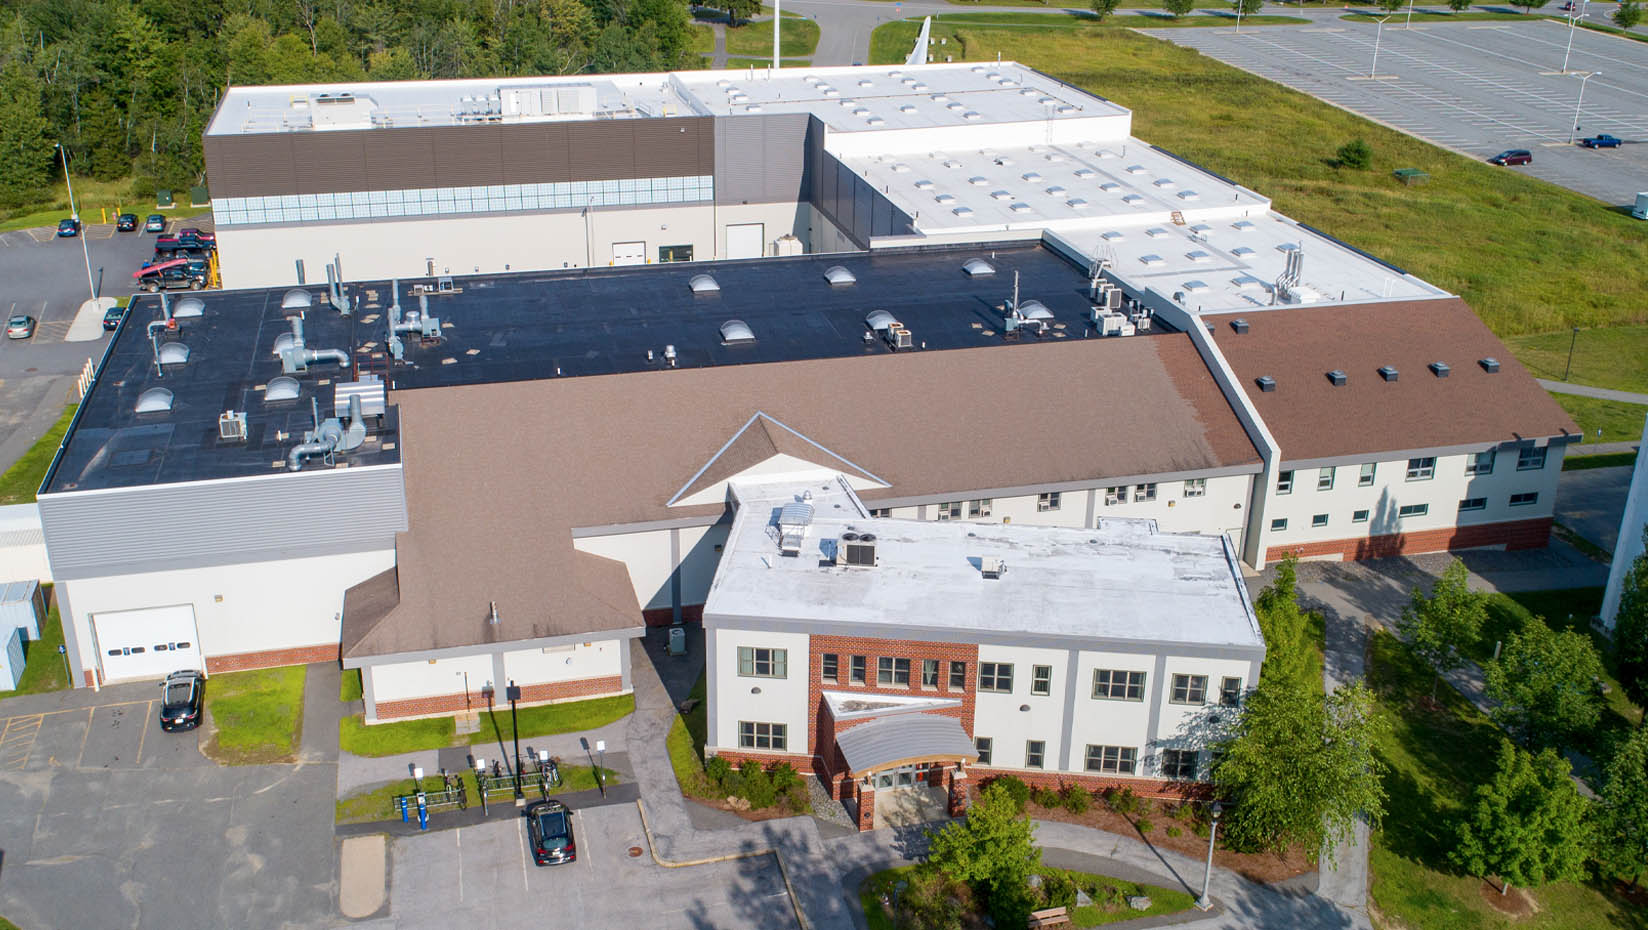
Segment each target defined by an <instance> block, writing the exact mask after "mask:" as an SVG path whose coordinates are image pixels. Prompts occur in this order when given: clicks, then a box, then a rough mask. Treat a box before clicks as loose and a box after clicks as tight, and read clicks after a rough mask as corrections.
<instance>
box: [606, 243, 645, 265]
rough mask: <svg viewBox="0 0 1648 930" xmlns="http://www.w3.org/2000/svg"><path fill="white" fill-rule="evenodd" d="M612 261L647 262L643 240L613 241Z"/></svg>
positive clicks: (621, 262)
mask: <svg viewBox="0 0 1648 930" xmlns="http://www.w3.org/2000/svg"><path fill="white" fill-rule="evenodd" d="M612 263H613V264H614V265H645V264H646V263H647V244H646V243H645V242H614V243H613V244H612Z"/></svg>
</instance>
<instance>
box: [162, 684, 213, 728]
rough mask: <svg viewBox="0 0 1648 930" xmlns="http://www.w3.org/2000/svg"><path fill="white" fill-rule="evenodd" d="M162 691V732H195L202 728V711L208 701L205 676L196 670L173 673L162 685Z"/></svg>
mask: <svg viewBox="0 0 1648 930" xmlns="http://www.w3.org/2000/svg"><path fill="white" fill-rule="evenodd" d="M160 689H161V691H160V728H161V729H162V730H166V731H168V732H171V731H174V730H193V729H194V728H195V727H198V726H200V709H201V707H202V706H203V704H204V702H205V700H206V676H205V675H202V674H201V673H199V672H197V671H195V670H194V669H184V670H182V671H179V672H173V673H171V674H170V675H167V676H166V680H165V681H163V682H161V683H160Z"/></svg>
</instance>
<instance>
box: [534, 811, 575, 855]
mask: <svg viewBox="0 0 1648 930" xmlns="http://www.w3.org/2000/svg"><path fill="white" fill-rule="evenodd" d="M526 832H527V836H528V838H529V839H530V840H531V842H532V861H533V862H535V863H537V864H538V865H560V864H561V863H563V862H573V861H576V860H577V858H578V845H577V844H576V843H575V842H573V839H572V811H570V810H567V806H566V805H565V804H562V803H561V802H560V801H555V800H548V801H537V802H534V803H532V804H529V805H527V809H526Z"/></svg>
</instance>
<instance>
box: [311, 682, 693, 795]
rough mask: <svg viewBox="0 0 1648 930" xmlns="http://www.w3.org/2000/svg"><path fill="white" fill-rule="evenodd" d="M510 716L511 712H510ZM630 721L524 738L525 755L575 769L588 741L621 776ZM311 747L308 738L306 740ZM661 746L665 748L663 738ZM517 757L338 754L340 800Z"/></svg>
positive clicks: (488, 746)
mask: <svg viewBox="0 0 1648 930" xmlns="http://www.w3.org/2000/svg"><path fill="white" fill-rule="evenodd" d="M332 703H333V704H337V703H338V701H337V688H336V686H334V687H333V689H332ZM505 713H507V711H505ZM628 727H629V721H628V720H619V721H617V722H615V723H609V724H607V725H606V726H604V727H599V728H597V729H594V730H584V731H582V732H578V733H559V734H556V735H554V736H533V737H525V736H523V737H521V752H522V754H533V755H536V754H537V751H538V750H539V749H547V750H549V754H550V755H551V756H554V757H556V758H558V759H560V760H561V761H562V762H563V763H567V764H572V765H588V764H589V761H588V759H587V758H586V753H585V751H584V743H583V741H585V740H587V741H588V743H589V746H590V747H591V748H593V747H594V746H595V743H596V741H597V740H606V742H607V749H608V753H607V766H608V767H609V768H612V769H613V770H614V771H618V768H617V766H615V765H614V764H613V758H612V756H613V755H614V754H615V753H617V752H620V751H622V750H623V747H624V740H625V734H626V733H627V731H628ZM491 729H492V727H491V725H490V724H489V723H488V722H487V718H486V715H485V714H484V713H483V714H482V715H481V730H482V732H484V733H490V732H491ZM305 741H306V742H307V739H306V740H305ZM337 744H338V742H337V731H336V730H335V729H334V730H333V732H332V746H333V748H334V751H336V747H337ZM659 745H660V746H662V745H663V743H662V738H660V742H659ZM513 752H514V745H513V743H511V744H510V745H508V746H506V747H504V749H502V750H500V748H499V746H498V744H497V743H496V742H487V743H481V744H477V745H474V746H453V747H446V748H443V749H424V750H419V751H418V752H406V753H401V754H399V755H393V756H377V757H372V756H357V755H355V754H353V753H348V752H337V759H338V797H340V798H341V797H344V796H346V795H349V794H353V793H354V792H356V791H359V790H360V789H362V788H370V787H374V786H377V785H381V784H383V783H384V782H389V781H396V780H399V779H403V778H411V777H412V774H411V773H412V770H413V769H414V768H422V769H423V770H424V772H425V773H427V774H430V775H433V774H434V773H436V772H438V771H440V770H441V767H442V766H445V767H446V768H447V769H449V770H451V771H457V770H458V769H460V768H462V769H465V770H467V769H468V768H469V765H470V763H469V762H468V761H466V760H467V759H468V757H470V756H471V755H472V754H473V755H475V756H479V757H481V758H484V759H496V758H500V756H501V757H502V758H505V759H507V758H509V757H510V756H511V755H512V754H513Z"/></svg>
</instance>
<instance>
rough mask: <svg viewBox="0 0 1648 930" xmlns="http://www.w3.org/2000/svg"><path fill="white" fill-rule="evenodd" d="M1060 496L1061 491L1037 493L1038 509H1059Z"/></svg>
mask: <svg viewBox="0 0 1648 930" xmlns="http://www.w3.org/2000/svg"><path fill="white" fill-rule="evenodd" d="M1060 496H1061V492H1059V491H1048V492H1047V493H1045V494H1037V495H1036V510H1038V511H1040V512H1043V513H1045V512H1047V511H1049V510H1057V509H1059V498H1060Z"/></svg>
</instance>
